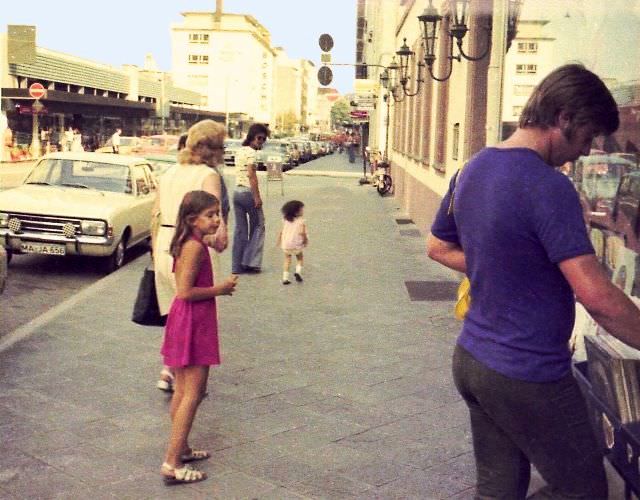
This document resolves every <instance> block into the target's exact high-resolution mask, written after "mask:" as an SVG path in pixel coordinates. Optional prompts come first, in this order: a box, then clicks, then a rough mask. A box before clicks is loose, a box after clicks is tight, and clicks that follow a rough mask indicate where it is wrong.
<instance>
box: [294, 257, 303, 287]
mask: <svg viewBox="0 0 640 500" xmlns="http://www.w3.org/2000/svg"><path fill="white" fill-rule="evenodd" d="M303 265H304V255H303V253H302V252H300V253H299V254H298V255H296V272H295V274H294V276H295V277H296V281H302V266H303Z"/></svg>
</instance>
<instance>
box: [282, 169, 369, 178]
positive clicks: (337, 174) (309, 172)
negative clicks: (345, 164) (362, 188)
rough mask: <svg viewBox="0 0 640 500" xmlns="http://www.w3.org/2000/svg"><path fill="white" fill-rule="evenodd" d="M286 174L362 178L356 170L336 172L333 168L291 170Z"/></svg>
mask: <svg viewBox="0 0 640 500" xmlns="http://www.w3.org/2000/svg"><path fill="white" fill-rule="evenodd" d="M284 175H285V176H287V175H292V176H306V177H347V178H353V179H360V178H361V177H362V174H361V173H356V172H334V171H331V170H297V171H296V170H289V171H288V172H285V174H284Z"/></svg>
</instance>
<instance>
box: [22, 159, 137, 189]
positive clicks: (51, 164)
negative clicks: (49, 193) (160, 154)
mask: <svg viewBox="0 0 640 500" xmlns="http://www.w3.org/2000/svg"><path fill="white" fill-rule="evenodd" d="M25 184H40V185H51V186H76V187H87V188H93V189H97V190H99V191H110V192H113V193H127V194H130V193H131V192H132V190H131V177H130V175H129V167H128V166H127V165H117V164H112V163H99V162H93V161H85V160H72V159H59V158H50V159H46V160H42V161H41V162H40V163H38V165H36V167H35V168H34V169H33V170H32V171H31V173H30V174H29V176H28V177H27V179H26V180H25Z"/></svg>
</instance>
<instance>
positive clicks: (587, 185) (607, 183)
mask: <svg viewBox="0 0 640 500" xmlns="http://www.w3.org/2000/svg"><path fill="white" fill-rule="evenodd" d="M624 169H625V165H622V164H616V163H604V162H603V163H591V164H588V165H585V166H584V168H583V173H582V175H583V177H584V187H583V190H584V192H585V194H586V195H587V198H589V199H591V200H593V199H595V198H604V199H613V198H615V196H616V193H617V192H618V186H619V185H620V180H621V178H622V175H623V173H624Z"/></svg>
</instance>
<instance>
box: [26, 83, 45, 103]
mask: <svg viewBox="0 0 640 500" xmlns="http://www.w3.org/2000/svg"><path fill="white" fill-rule="evenodd" d="M46 93H47V91H46V89H45V88H44V86H43V85H42V84H41V83H38V82H36V83H32V84H31V85H30V86H29V95H30V96H31V97H33V98H34V99H40V98H41V97H44V95H45V94H46Z"/></svg>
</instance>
